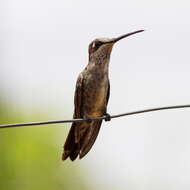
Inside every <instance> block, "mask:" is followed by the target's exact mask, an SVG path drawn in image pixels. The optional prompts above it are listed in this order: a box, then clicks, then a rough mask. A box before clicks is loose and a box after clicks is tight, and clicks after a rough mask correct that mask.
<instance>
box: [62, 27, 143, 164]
mask: <svg viewBox="0 0 190 190" xmlns="http://www.w3.org/2000/svg"><path fill="white" fill-rule="evenodd" d="M143 31H144V30H138V31H135V32H131V33H128V34H124V35H121V36H119V37H117V38H111V39H110V38H98V39H95V40H93V41H92V42H91V43H90V44H89V47H88V53H89V61H88V65H87V66H86V67H85V69H84V70H83V71H82V72H81V73H80V74H79V76H78V79H77V82H76V88H75V96H74V105H75V108H74V116H73V118H74V119H77V118H85V119H88V118H95V117H100V116H106V119H105V121H109V120H110V119H111V117H110V115H109V114H108V113H107V104H108V100H109V96H110V82H109V73H108V71H109V62H110V55H111V52H112V48H113V45H114V44H115V43H116V42H118V41H119V40H121V39H123V38H126V37H128V36H131V35H133V34H136V33H139V32H143ZM101 124H102V120H90V119H89V120H87V121H83V122H73V123H72V126H71V128H70V131H69V134H68V136H67V139H66V142H65V145H64V152H63V155H62V160H66V159H67V158H70V159H71V160H72V161H74V160H75V159H76V158H77V157H78V156H79V158H80V159H81V158H83V157H84V156H85V155H86V154H87V153H88V152H89V151H90V149H91V148H92V146H93V144H94V142H95V140H96V138H97V136H98V133H99V131H100V127H101Z"/></svg>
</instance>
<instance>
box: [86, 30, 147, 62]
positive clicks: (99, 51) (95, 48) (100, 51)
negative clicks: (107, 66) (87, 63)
mask: <svg viewBox="0 0 190 190" xmlns="http://www.w3.org/2000/svg"><path fill="white" fill-rule="evenodd" d="M143 31H144V30H138V31H135V32H131V33H128V34H124V35H122V36H119V37H117V38H98V39H95V40H93V41H92V42H91V43H90V44H89V47H88V53H89V59H91V58H92V57H94V56H95V57H99V56H109V55H110V54H111V51H112V47H113V45H114V44H115V43H116V42H118V41H119V40H121V39H123V38H126V37H128V36H131V35H133V34H136V33H139V32H143Z"/></svg>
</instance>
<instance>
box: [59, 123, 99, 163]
mask: <svg viewBox="0 0 190 190" xmlns="http://www.w3.org/2000/svg"><path fill="white" fill-rule="evenodd" d="M101 123H102V121H91V122H84V123H77V126H76V123H73V124H72V127H71V129H70V131H69V135H68V137H67V139H66V142H65V145H64V153H63V156H62V159H63V160H66V159H67V158H68V157H70V159H71V160H72V161H74V160H75V159H76V158H77V156H78V155H79V158H80V159H81V158H83V157H84V156H85V155H86V154H87V153H88V152H89V151H90V149H91V148H92V146H93V144H94V142H95V140H96V138H97V136H98V133H99V130H100V126H101ZM76 138H77V139H76Z"/></svg>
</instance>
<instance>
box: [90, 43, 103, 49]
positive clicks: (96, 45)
mask: <svg viewBox="0 0 190 190" xmlns="http://www.w3.org/2000/svg"><path fill="white" fill-rule="evenodd" d="M101 45H102V42H100V41H96V42H94V43H93V44H92V47H93V48H98V47H100V46H101Z"/></svg>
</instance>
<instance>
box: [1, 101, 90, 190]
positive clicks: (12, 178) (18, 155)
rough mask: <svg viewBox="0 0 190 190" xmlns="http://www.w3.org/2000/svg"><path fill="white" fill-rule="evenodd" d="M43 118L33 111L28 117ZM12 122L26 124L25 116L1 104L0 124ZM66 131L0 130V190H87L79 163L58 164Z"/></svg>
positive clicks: (36, 128) (60, 128) (40, 128)
mask: <svg viewBox="0 0 190 190" xmlns="http://www.w3.org/2000/svg"><path fill="white" fill-rule="evenodd" d="M26 111H27V112H29V111H30V112H31V110H26ZM46 119H47V116H40V114H39V113H35V112H34V113H33V116H31V117H30V118H27V120H28V121H37V120H46ZM14 122H26V118H25V117H24V114H19V112H17V111H12V110H11V105H5V103H2V102H0V123H1V124H4V123H14ZM66 128H67V129H66ZM66 131H68V127H56V126H38V127H22V128H9V129H0V190H17V189H18V190H38V189H39V190H42V189H43V190H44V189H45V190H67V189H68V190H70V189H71V190H73V189H79V190H80V189H83V190H85V189H89V188H88V187H87V184H86V182H85V179H84V176H83V175H82V173H81V172H82V170H81V169H80V168H79V167H78V165H79V163H80V162H78V161H76V162H71V161H65V162H62V161H61V154H62V151H63V150H62V146H63V143H64V141H65V138H66Z"/></svg>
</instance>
